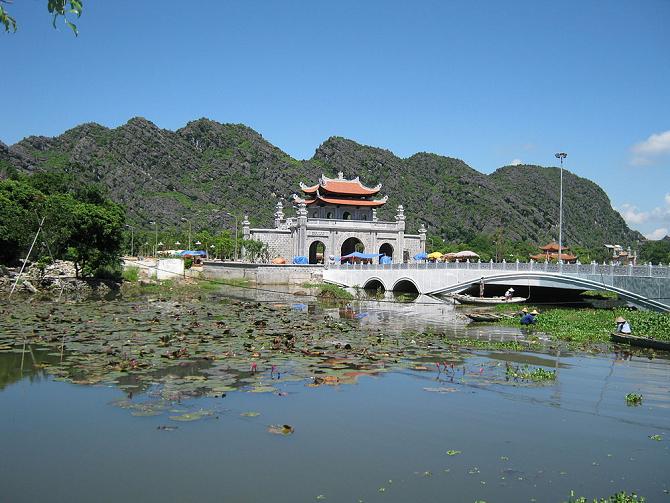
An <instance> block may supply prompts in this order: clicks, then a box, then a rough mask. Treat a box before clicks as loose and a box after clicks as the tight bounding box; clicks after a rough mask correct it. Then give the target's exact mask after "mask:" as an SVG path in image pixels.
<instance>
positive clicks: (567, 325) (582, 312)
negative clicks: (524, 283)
mask: <svg viewBox="0 0 670 503" xmlns="http://www.w3.org/2000/svg"><path fill="white" fill-rule="evenodd" d="M496 309H497V310H498V311H501V312H503V313H513V312H515V311H517V310H518V309H519V306H518V305H517V306H509V305H501V306H497V308H496ZM528 309H529V311H532V310H533V309H535V307H533V306H528ZM537 309H538V311H539V312H540V315H539V316H538V317H537V323H536V324H535V325H534V326H533V329H534V330H536V331H538V332H544V333H546V334H549V335H551V336H552V337H553V338H554V339H557V340H562V341H570V342H607V341H609V335H610V333H611V332H612V331H613V330H614V328H615V324H614V319H615V318H616V317H617V316H623V317H624V318H625V319H627V320H628V321H629V322H630V324H631V327H632V329H633V334H635V335H640V336H644V337H651V338H654V339H658V340H666V341H670V314H663V313H656V312H651V311H634V310H631V309H626V308H617V309H612V310H609V309H547V310H546V311H543V310H542V309H540V308H537ZM499 323H500V324H503V325H507V326H514V327H518V326H519V319H518V317H513V318H509V319H504V320H502V321H500V322H499Z"/></svg>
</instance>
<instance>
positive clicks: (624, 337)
mask: <svg viewBox="0 0 670 503" xmlns="http://www.w3.org/2000/svg"><path fill="white" fill-rule="evenodd" d="M610 339H611V340H612V342H616V343H618V344H630V345H631V346H637V347H640V348H649V349H660V350H662V351H670V342H668V341H657V340H655V339H650V338H648V337H640V336H638V335H631V334H621V333H614V332H613V333H611V334H610Z"/></svg>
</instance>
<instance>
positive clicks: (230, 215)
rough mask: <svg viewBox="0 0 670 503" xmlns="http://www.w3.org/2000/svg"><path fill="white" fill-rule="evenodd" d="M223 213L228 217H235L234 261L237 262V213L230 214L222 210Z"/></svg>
mask: <svg viewBox="0 0 670 503" xmlns="http://www.w3.org/2000/svg"><path fill="white" fill-rule="evenodd" d="M224 213H225V214H226V215H228V216H229V217H233V218H234V219H235V262H237V215H232V214H230V213H228V212H227V211H224Z"/></svg>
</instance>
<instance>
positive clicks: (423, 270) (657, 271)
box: [323, 262, 670, 311]
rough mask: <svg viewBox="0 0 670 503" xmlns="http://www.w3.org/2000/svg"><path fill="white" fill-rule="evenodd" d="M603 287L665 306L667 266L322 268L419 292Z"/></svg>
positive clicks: (341, 279) (350, 281)
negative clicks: (486, 287)
mask: <svg viewBox="0 0 670 503" xmlns="http://www.w3.org/2000/svg"><path fill="white" fill-rule="evenodd" d="M481 278H484V282H485V284H486V285H501V286H502V285H504V286H507V285H509V286H521V287H529V288H533V287H543V288H560V289H571V290H581V291H584V290H604V291H610V292H614V293H616V294H618V295H619V296H620V297H621V298H623V299H625V300H627V301H629V302H630V303H632V304H634V305H637V306H639V307H642V308H646V309H653V310H656V311H670V267H668V266H660V265H659V266H652V265H651V264H649V265H642V266H639V265H638V266H633V265H626V266H623V265H616V264H596V263H591V264H579V263H578V264H547V263H538V262H530V263H520V262H516V263H514V262H509V263H505V262H502V263H494V262H435V263H431V262H428V263H411V264H409V263H408V264H341V265H340V264H335V265H329V266H327V268H326V269H324V272H323V279H324V281H326V282H329V283H334V284H338V285H341V286H346V287H354V286H358V287H363V288H366V289H368V288H369V289H382V290H389V291H390V290H393V291H410V292H411V291H416V292H417V293H421V294H427V295H431V294H441V293H457V292H462V291H465V290H467V289H469V288H471V287H473V286H474V285H477V284H478V283H479V282H480V280H481Z"/></svg>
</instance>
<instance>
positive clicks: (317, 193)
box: [242, 172, 426, 264]
mask: <svg viewBox="0 0 670 503" xmlns="http://www.w3.org/2000/svg"><path fill="white" fill-rule="evenodd" d="M300 188H301V189H302V192H303V197H299V196H297V195H294V196H293V197H294V202H295V203H296V204H297V215H296V217H295V218H285V216H284V208H283V205H282V203H281V202H278V203H277V206H276V211H275V226H274V229H251V228H250V227H249V219H248V218H247V217H245V218H244V221H243V222H242V226H243V232H244V239H255V240H258V241H262V242H264V243H266V244H267V245H268V249H269V253H270V258H275V257H284V258H286V259H287V260H288V261H291V260H292V258H293V257H296V256H305V257H308V258H309V262H310V264H316V263H322V262H324V261H328V260H329V258H330V257H341V256H344V255H348V254H350V253H352V252H354V251H363V252H365V253H382V254H384V255H386V256H388V257H391V259H392V260H393V262H406V261H407V260H408V259H409V258H410V257H412V256H414V255H415V254H417V253H419V252H422V251H425V248H426V229H425V228H424V227H423V225H422V226H421V228H420V229H419V233H418V234H406V233H405V213H404V209H403V207H402V205H399V206H398V208H397V213H396V216H395V220H394V221H389V222H384V221H381V220H379V219H378V218H377V208H379V207H381V206H383V205H384V204H385V203H386V201H387V197H383V198H379V199H375V196H377V195H378V193H379V191H380V190H381V185H377V186H376V187H366V186H364V185H363V184H362V183H361V182H360V180H359V179H358V177H356V178H354V179H353V180H345V179H344V176H343V174H342V173H341V172H340V173H338V177H337V178H328V177H326V176H324V175H322V176H321V178H320V179H319V183H318V184H316V185H313V186H307V185H304V184H302V183H301V184H300Z"/></svg>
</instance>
